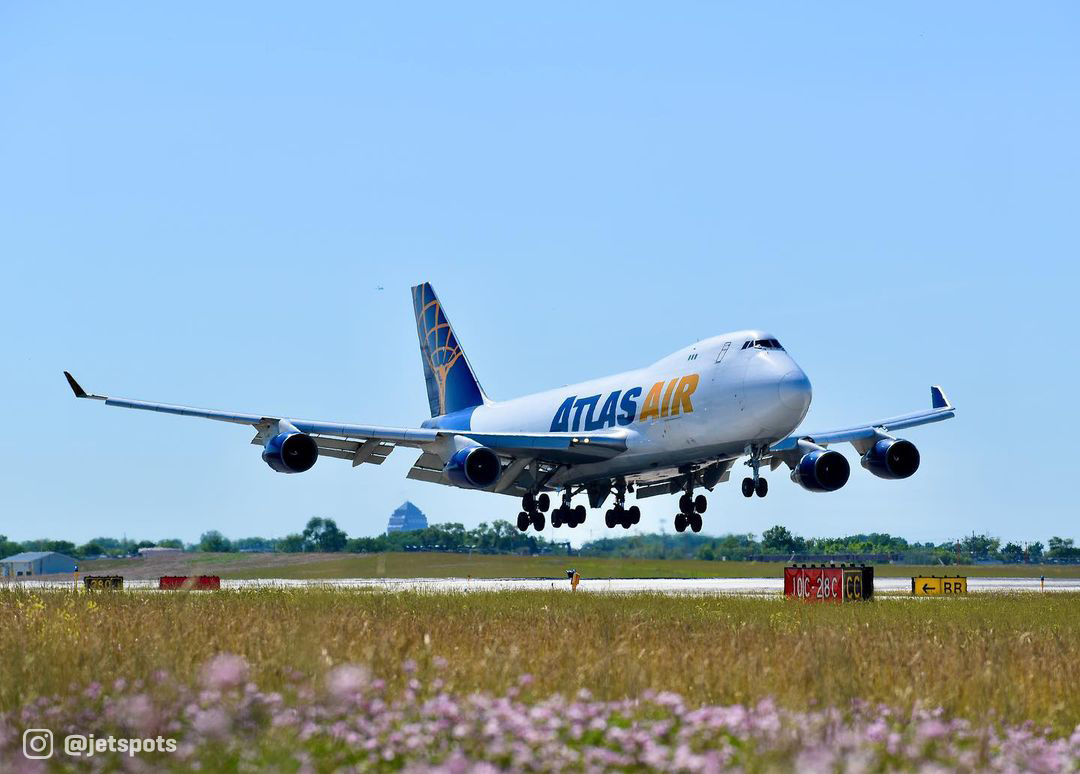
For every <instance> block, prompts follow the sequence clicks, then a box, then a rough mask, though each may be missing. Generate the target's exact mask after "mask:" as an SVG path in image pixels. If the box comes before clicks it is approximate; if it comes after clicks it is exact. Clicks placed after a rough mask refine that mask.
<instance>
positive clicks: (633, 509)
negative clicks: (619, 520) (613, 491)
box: [626, 505, 641, 524]
mask: <svg viewBox="0 0 1080 774" xmlns="http://www.w3.org/2000/svg"><path fill="white" fill-rule="evenodd" d="M626 512H627V514H629V516H630V523H631V524H637V523H638V522H639V521H641V509H640V508H638V507H637V506H636V505H631V506H630V507H629V508H628V509H627V511H626Z"/></svg>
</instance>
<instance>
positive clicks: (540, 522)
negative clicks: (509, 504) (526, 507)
mask: <svg viewBox="0 0 1080 774" xmlns="http://www.w3.org/2000/svg"><path fill="white" fill-rule="evenodd" d="M546 521H547V519H545V518H544V514H542V513H540V511H533V515H532V525H533V527H534V528H535V529H536V531H537V532H543V531H544V524H545V522H546Z"/></svg>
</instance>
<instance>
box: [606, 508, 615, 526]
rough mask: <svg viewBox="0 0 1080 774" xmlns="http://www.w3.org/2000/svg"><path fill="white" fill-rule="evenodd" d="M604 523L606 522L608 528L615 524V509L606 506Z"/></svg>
mask: <svg viewBox="0 0 1080 774" xmlns="http://www.w3.org/2000/svg"><path fill="white" fill-rule="evenodd" d="M604 523H605V524H607V528H608V529H611V528H612V527H614V526H615V511H613V510H612V509H611V508H608V511H607V513H605V514H604Z"/></svg>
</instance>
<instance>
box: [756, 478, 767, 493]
mask: <svg viewBox="0 0 1080 774" xmlns="http://www.w3.org/2000/svg"><path fill="white" fill-rule="evenodd" d="M768 493H769V482H768V481H766V480H765V479H763V478H759V479H758V480H757V496H758V497H764V496H765V495H767V494H768Z"/></svg>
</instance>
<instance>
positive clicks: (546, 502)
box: [517, 490, 585, 532]
mask: <svg viewBox="0 0 1080 774" xmlns="http://www.w3.org/2000/svg"><path fill="white" fill-rule="evenodd" d="M521 507H522V511H521V513H519V514H518V517H517V528H518V529H519V530H521V531H522V532H524V531H525V530H527V529H528V528H529V525H530V524H531V525H532V527H533V529H535V530H536V531H537V532H543V531H544V526H545V524H546V519H545V517H544V513H546V512H547V509H548V508H550V507H551V497H550V496H549V495H548V493H547V492H541V493H540V494H539V495H537V496H533V494H532V493H529V494H527V495H525V496H524V497H522V498H521ZM584 523H585V506H584V505H578V506H577V507H572V506H571V505H570V492H569V491H568V490H566V491H563V498H562V505H560V506H559V507H558V508H556V509H555V510H553V511H552V512H551V526H552V527H553V528H554V527H562V526H564V525H565V526H567V527H576V526H577V525H579V524H584Z"/></svg>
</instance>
